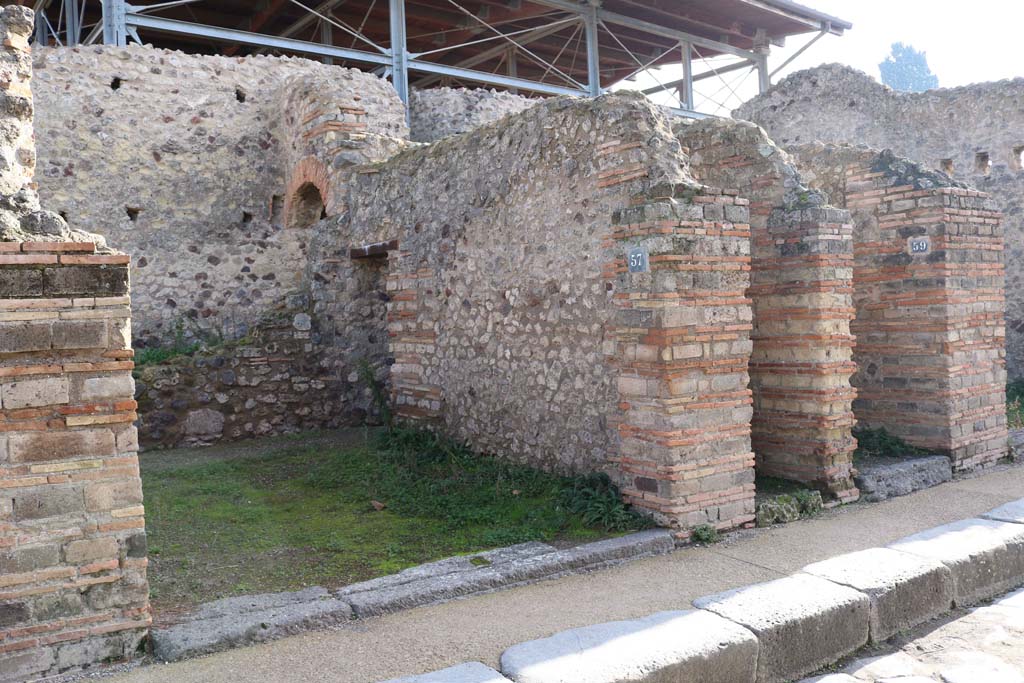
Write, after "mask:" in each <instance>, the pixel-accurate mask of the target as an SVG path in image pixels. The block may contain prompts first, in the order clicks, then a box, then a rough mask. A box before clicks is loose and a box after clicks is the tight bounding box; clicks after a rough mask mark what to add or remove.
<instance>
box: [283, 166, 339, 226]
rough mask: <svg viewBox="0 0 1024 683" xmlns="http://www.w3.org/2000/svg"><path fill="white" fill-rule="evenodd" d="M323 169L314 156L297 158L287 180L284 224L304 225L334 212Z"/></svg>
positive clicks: (309, 224) (324, 168) (327, 181)
mask: <svg viewBox="0 0 1024 683" xmlns="http://www.w3.org/2000/svg"><path fill="white" fill-rule="evenodd" d="M330 188H331V185H330V180H329V177H328V174H327V168H326V167H325V166H324V164H323V162H321V161H320V160H319V159H317V158H315V157H306V158H304V159H302V160H301V161H299V163H298V164H296V165H295V168H294V169H293V170H292V173H291V176H290V177H289V180H288V191H287V193H286V194H285V200H284V216H285V227H287V228H308V227H309V226H311V225H313V224H314V223H316V222H317V221H319V220H321V219H323V218H327V217H328V216H331V215H333V214H334V213H336V212H335V211H334V207H333V202H332V197H331V191H330Z"/></svg>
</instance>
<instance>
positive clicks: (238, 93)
mask: <svg viewBox="0 0 1024 683" xmlns="http://www.w3.org/2000/svg"><path fill="white" fill-rule="evenodd" d="M235 99H236V100H238V101H239V102H245V91H244V90H242V89H241V88H235Z"/></svg>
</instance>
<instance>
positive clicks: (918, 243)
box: [907, 236, 932, 256]
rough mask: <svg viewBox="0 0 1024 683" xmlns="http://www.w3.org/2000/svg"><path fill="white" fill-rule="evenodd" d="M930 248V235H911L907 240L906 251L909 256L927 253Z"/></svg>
mask: <svg viewBox="0 0 1024 683" xmlns="http://www.w3.org/2000/svg"><path fill="white" fill-rule="evenodd" d="M931 250H932V240H931V238H930V237H927V236H924V237H911V238H909V239H908V240H907V253H909V254H910V255H911V256H920V255H922V254H927V253H928V252H930V251H931Z"/></svg>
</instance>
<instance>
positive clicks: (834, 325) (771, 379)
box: [749, 206, 859, 501]
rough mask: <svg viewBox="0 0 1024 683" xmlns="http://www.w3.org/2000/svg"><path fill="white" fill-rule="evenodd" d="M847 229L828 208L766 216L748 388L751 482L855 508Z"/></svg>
mask: <svg viewBox="0 0 1024 683" xmlns="http://www.w3.org/2000/svg"><path fill="white" fill-rule="evenodd" d="M852 233H853V227H852V226H851V225H850V223H849V213H848V212H847V211H845V210H843V209H834V208H831V207H813V206H811V207H807V208H803V209H791V210H786V209H773V210H772V211H771V213H770V215H769V217H768V220H767V222H766V225H765V227H764V228H763V229H759V230H757V231H756V232H755V233H754V247H753V252H754V261H753V275H752V280H753V282H752V286H751V288H750V292H749V294H750V297H751V299H752V300H753V302H754V332H753V342H754V347H753V353H752V355H751V359H750V378H751V382H750V386H751V389H752V390H753V396H754V417H753V421H752V423H751V428H752V441H753V446H754V452H755V453H756V454H757V468H758V472H760V473H762V474H766V475H771V476H777V477H784V478H786V479H794V480H797V481H802V482H807V483H811V484H814V485H815V486H816V487H818V488H820V489H821V490H822V491H823V492H825V493H827V494H829V495H830V496H832V497H833V498H835V499H837V500H840V501H850V500H856V499H857V497H858V495H859V494H858V491H857V489H856V487H855V486H854V484H853V474H852V457H853V451H854V449H855V448H856V442H855V441H854V439H853V437H852V435H851V430H852V428H853V424H854V420H853V409H852V402H853V399H854V396H855V392H854V390H853V388H852V387H851V386H850V376H851V375H852V374H853V372H854V371H855V370H856V366H855V365H854V363H853V361H852V360H851V356H852V347H853V336H852V335H851V334H850V320H851V319H852V318H853V310H854V309H853V306H852V301H851V299H852V293H853V286H852V285H853V283H852V275H853V268H852V266H853V254H852Z"/></svg>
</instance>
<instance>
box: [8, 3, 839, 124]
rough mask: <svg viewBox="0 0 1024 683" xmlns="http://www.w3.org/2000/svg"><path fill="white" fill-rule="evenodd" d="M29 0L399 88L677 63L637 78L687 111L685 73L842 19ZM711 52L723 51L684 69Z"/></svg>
mask: <svg viewBox="0 0 1024 683" xmlns="http://www.w3.org/2000/svg"><path fill="white" fill-rule="evenodd" d="M26 4H28V3H27V2H26ZM33 9H35V10H36V12H37V27H36V37H35V40H36V42H39V43H45V44H60V45H78V44H93V43H98V42H103V43H108V44H115V45H124V44H126V43H127V42H129V41H135V42H144V43H152V44H154V45H156V46H157V47H165V48H171V49H180V50H183V51H186V52H194V53H220V54H227V55H238V56H242V55H246V54H253V53H280V54H300V55H305V56H313V57H319V58H321V59H323V60H325V61H329V62H332V63H336V64H343V65H345V66H352V67H358V68H363V69H368V70H375V71H377V72H378V73H380V74H381V75H385V76H388V77H389V78H391V79H392V80H393V82H394V84H395V87H396V89H397V90H398V93H399V95H400V96H401V97H402V99H403V100H407V99H408V92H409V88H410V87H429V86H431V85H435V84H439V83H440V84H459V85H487V86H491V87H496V88H500V89H508V90H513V91H517V92H521V93H523V94H527V93H536V94H540V95H577V96H583V97H586V96H590V97H593V96H596V95H598V94H600V93H601V92H603V91H604V90H605V89H607V88H609V87H611V86H613V85H615V84H617V83H619V82H621V81H623V80H626V79H631V78H633V77H635V76H636V75H637V74H639V73H642V72H645V73H650V70H651V69H653V68H655V67H660V66H665V65H670V64H676V65H681V66H682V74H683V77H682V78H681V79H679V80H677V81H673V82H671V83H659V84H658V86H657V87H653V88H648V89H647V90H645V92H646V93H648V94H652V93H654V92H662V91H665V92H672V93H674V94H675V96H676V97H677V98H678V103H679V106H678V107H677V109H678V112H679V113H681V114H684V115H694V116H697V115H699V114H698V113H697V112H695V111H693V102H694V99H693V83H694V82H697V81H700V80H702V79H704V78H715V77H718V78H720V77H721V76H722V75H723V74H724V73H727V72H730V71H735V70H738V69H749V70H756V71H757V73H758V80H759V86H760V89H761V90H762V91H763V90H764V89H766V88H767V87H768V85H769V83H770V77H771V73H772V72H770V71H769V66H768V55H769V52H770V49H771V46H772V45H782V44H783V43H784V41H785V40H786V38H788V37H791V36H798V35H803V34H810V35H811V39H810V41H809V42H808V43H807V45H805V46H804V47H803V48H802V49H801V50H799V51H798V52H797V54H795V55H793V57H791V58H790V59H792V58H795V57H796V56H797V55H799V54H800V53H802V52H803V50H804V49H806V48H807V47H809V46H810V45H811V44H813V42H815V41H816V40H818V39H819V38H821V37H822V36H824V35H828V34H833V35H842V33H843V32H844V31H845V30H847V29H849V28H851V24H849V23H848V22H845V21H843V20H841V19H838V18H836V17H832V16H829V15H827V14H823V13H821V12H818V11H816V10H813V9H811V8H809V7H805V6H803V5H800V4H797V3H795V2H791V1H790V0H603V1H602V0H154V1H152V2H149V3H147V4H128V3H127V2H126V1H125V0H34V2H33ZM718 56H728V57H729V58H730V59H731V60H732V61H731V62H730V63H727V64H722V63H721V60H716V61H715V62H714V64H715V66H711V67H710V68H708V69H705V70H704V71H701V72H700V73H694V64H695V63H698V62H703V61H704V60H707V59H708V58H711V57H718ZM788 61H790V60H787V62H786V63H788ZM782 66H784V65H782ZM780 68H782V67H781V66H779V67H777V68H776V71H777V70H778V69H780Z"/></svg>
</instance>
